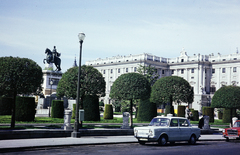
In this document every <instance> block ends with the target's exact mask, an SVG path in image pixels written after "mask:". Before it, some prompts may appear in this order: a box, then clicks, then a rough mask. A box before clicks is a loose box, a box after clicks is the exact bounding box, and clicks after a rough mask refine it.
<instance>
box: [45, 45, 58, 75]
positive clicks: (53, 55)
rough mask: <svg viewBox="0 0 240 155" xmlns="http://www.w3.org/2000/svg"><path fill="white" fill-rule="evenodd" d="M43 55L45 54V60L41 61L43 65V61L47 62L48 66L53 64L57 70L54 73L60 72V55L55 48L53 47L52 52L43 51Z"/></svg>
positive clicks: (48, 50)
mask: <svg viewBox="0 0 240 155" xmlns="http://www.w3.org/2000/svg"><path fill="white" fill-rule="evenodd" d="M45 54H47V56H46V59H43V63H44V64H45V61H47V63H48V64H50V63H54V64H55V66H56V67H57V69H56V70H55V71H61V67H60V65H61V59H60V58H59V57H60V56H61V53H58V52H57V49H56V46H54V47H53V51H51V50H50V49H48V48H47V49H46V50H45Z"/></svg>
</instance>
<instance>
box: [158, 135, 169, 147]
mask: <svg viewBox="0 0 240 155" xmlns="http://www.w3.org/2000/svg"><path fill="white" fill-rule="evenodd" d="M166 144H167V136H165V135H163V136H161V137H160V138H159V140H158V145H161V146H164V145H166Z"/></svg>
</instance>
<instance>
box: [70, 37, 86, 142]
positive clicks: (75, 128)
mask: <svg viewBox="0 0 240 155" xmlns="http://www.w3.org/2000/svg"><path fill="white" fill-rule="evenodd" d="M78 38H79V43H80V53H79V67H78V84H77V103H76V115H75V122H74V130H73V132H72V133H71V137H73V138H78V137H80V132H79V131H78V130H79V97H80V75H81V57H82V43H83V40H84V38H85V34H84V33H79V34H78Z"/></svg>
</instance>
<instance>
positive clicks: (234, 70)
mask: <svg viewBox="0 0 240 155" xmlns="http://www.w3.org/2000/svg"><path fill="white" fill-rule="evenodd" d="M233 72H237V67H233ZM214 73H215V69H214V68H213V69H212V74H214ZM222 73H226V68H222Z"/></svg>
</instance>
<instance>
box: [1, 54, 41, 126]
mask: <svg viewBox="0 0 240 155" xmlns="http://www.w3.org/2000/svg"><path fill="white" fill-rule="evenodd" d="M0 63H1V64H0V96H2V95H5V96H9V97H13V100H14V101H13V102H12V103H13V105H12V120H11V128H14V127H15V109H16V106H15V103H16V96H17V94H32V93H33V94H40V92H41V90H42V87H41V84H42V82H43V73H42V69H41V67H40V66H39V65H37V63H36V62H34V61H33V60H31V59H28V58H19V57H0Z"/></svg>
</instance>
